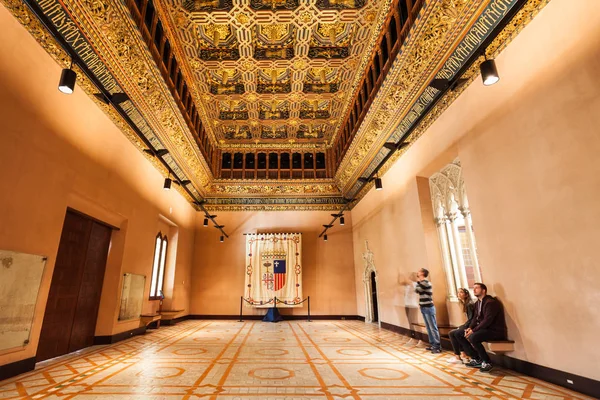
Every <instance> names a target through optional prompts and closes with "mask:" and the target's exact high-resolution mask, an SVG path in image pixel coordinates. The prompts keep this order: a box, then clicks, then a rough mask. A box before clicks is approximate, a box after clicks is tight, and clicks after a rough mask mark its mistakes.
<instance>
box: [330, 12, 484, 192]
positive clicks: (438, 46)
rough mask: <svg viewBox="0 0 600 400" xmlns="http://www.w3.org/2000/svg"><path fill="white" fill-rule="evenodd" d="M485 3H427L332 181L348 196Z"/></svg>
mask: <svg viewBox="0 0 600 400" xmlns="http://www.w3.org/2000/svg"><path fill="white" fill-rule="evenodd" d="M484 3H485V2H484V0H471V1H468V0H440V1H433V2H427V3H426V4H425V5H424V7H423V8H422V9H421V13H420V14H419V18H418V20H417V21H416V22H415V25H414V26H413V31H412V32H411V35H410V36H409V38H408V39H407V40H406V41H405V43H404V45H403V46H402V49H401V51H400V53H399V54H398V56H397V58H396V60H395V62H394V65H393V66H392V68H391V69H390V72H389V73H388V75H387V77H386V79H385V81H384V83H383V85H382V88H381V89H380V90H379V92H378V95H377V97H376V98H375V101H374V102H373V104H372V106H371V107H370V109H369V112H368V113H367V115H366V117H365V119H364V120H363V122H362V124H361V126H360V128H359V130H358V132H357V134H356V138H355V139H354V140H353V142H352V144H351V146H350V148H349V149H348V151H347V152H346V154H345V156H344V158H343V160H342V162H341V163H340V166H339V168H338V172H337V174H336V177H335V179H336V181H337V182H338V184H339V186H340V187H341V188H342V190H343V192H344V193H346V192H348V191H349V190H350V189H351V187H352V185H353V184H354V182H356V180H357V179H358V177H359V176H360V175H361V174H362V173H363V170H364V168H365V167H366V165H368V163H369V162H370V161H371V160H372V159H373V158H374V157H375V155H376V154H377V152H378V151H379V149H380V148H381V147H382V146H383V143H384V142H385V141H386V140H387V139H388V136H389V134H390V132H392V131H393V129H394V127H395V126H397V125H398V124H399V122H400V121H401V120H402V118H403V117H404V116H405V115H406V114H407V113H408V112H409V110H410V108H411V106H412V104H413V103H414V101H415V100H416V99H417V98H418V97H419V96H420V94H421V93H422V92H423V91H424V90H425V89H426V85H427V84H428V82H429V81H430V80H431V77H432V76H433V75H435V73H436V72H437V70H436V67H438V66H439V65H440V64H441V63H442V57H444V56H448V55H449V53H450V51H449V49H450V47H451V46H452V45H453V44H454V43H455V42H456V41H457V39H458V38H460V37H461V35H462V34H463V33H464V32H465V31H466V30H467V29H468V28H469V27H470V26H471V24H472V23H473V20H474V18H475V17H476V16H478V15H479V13H480V12H481V9H482V5H483V4H484Z"/></svg>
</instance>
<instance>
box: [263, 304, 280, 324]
mask: <svg viewBox="0 0 600 400" xmlns="http://www.w3.org/2000/svg"><path fill="white" fill-rule="evenodd" d="M279 321H283V317H282V316H281V314H279V310H278V309H277V307H271V308H269V310H268V311H267V313H266V314H265V317H264V318H263V322H279Z"/></svg>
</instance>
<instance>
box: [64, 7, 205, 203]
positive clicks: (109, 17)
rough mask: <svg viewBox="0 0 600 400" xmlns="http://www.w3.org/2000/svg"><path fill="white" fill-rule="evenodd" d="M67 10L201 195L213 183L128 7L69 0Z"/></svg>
mask: <svg viewBox="0 0 600 400" xmlns="http://www.w3.org/2000/svg"><path fill="white" fill-rule="evenodd" d="M63 4H64V6H65V7H66V8H67V9H68V10H69V12H70V14H71V15H72V16H73V18H74V19H75V21H76V23H77V24H78V25H79V26H80V29H82V30H83V31H84V32H85V33H86V35H87V37H88V40H89V41H90V43H91V44H92V46H93V47H94V49H95V50H96V51H97V52H98V53H99V54H101V55H102V58H103V60H104V61H105V63H106V65H107V67H108V68H109V69H110V71H111V73H112V74H113V75H114V77H115V78H116V80H117V81H118V82H119V84H120V85H121V86H122V88H123V90H124V91H125V93H127V94H128V96H129V98H130V99H131V101H132V102H133V104H134V105H135V106H136V107H137V109H138V110H139V111H140V113H141V114H142V115H143V117H144V118H145V119H146V120H147V121H148V122H149V124H150V126H151V127H152V129H153V130H154V132H155V134H156V135H157V136H158V137H159V139H160V140H161V142H162V143H163V144H164V146H165V147H166V148H167V149H169V154H170V156H171V157H173V158H174V159H175V162H176V164H177V166H178V167H179V168H181V169H183V170H184V171H185V175H186V176H187V177H188V179H190V180H191V181H192V182H193V183H194V184H195V187H196V188H198V190H199V193H200V194H201V195H203V191H204V189H203V188H204V187H205V186H206V185H207V184H208V183H209V182H210V180H211V179H212V173H211V172H210V168H209V166H208V164H207V163H206V161H205V160H204V157H202V155H201V154H200V151H199V149H198V148H197V146H196V145H195V143H194V139H193V137H192V134H191V132H190V131H189V129H188V127H187V124H186V122H185V119H184V117H183V115H182V114H181V112H180V111H179V108H178V106H177V105H176V104H175V101H174V99H173V97H172V96H171V94H170V91H169V88H168V87H167V85H166V84H165V82H164V80H163V78H162V76H161V74H160V71H159V70H158V68H157V67H156V64H155V63H154V60H153V59H152V56H151V55H150V53H149V51H148V48H147V47H146V46H145V44H144V43H143V41H142V40H141V37H140V33H139V31H138V30H137V27H136V26H135V23H134V22H133V20H132V19H131V17H130V13H129V11H128V10H127V9H126V7H125V6H124V4H123V3H121V2H117V1H105V2H90V1H86V0H65V1H64V2H63Z"/></svg>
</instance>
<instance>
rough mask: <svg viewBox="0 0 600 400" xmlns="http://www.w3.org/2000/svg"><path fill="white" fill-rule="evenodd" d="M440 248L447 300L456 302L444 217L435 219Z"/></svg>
mask: <svg viewBox="0 0 600 400" xmlns="http://www.w3.org/2000/svg"><path fill="white" fill-rule="evenodd" d="M435 225H436V226H437V231H438V236H439V239H440V246H441V248H442V262H443V263H444V271H445V272H446V284H447V285H448V299H449V300H451V301H456V300H457V297H456V283H455V282H456V281H455V280H454V271H453V270H452V260H451V259H450V248H449V246H448V235H447V233H446V217H441V218H436V220H435Z"/></svg>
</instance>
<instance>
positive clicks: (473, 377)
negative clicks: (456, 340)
mask: <svg viewBox="0 0 600 400" xmlns="http://www.w3.org/2000/svg"><path fill="white" fill-rule="evenodd" d="M449 354H450V353H447V352H445V353H443V354H435V355H434V354H430V353H429V352H426V351H424V349H423V348H422V347H420V345H417V343H416V342H415V341H414V340H413V339H410V338H408V337H406V336H402V335H399V334H396V333H393V332H390V331H386V330H382V329H379V328H378V327H376V326H374V325H369V324H365V323H363V322H359V321H313V322H306V321H289V322H288V321H284V322H280V323H277V324H272V323H266V322H258V321H247V322H234V321H184V322H181V323H179V324H177V325H175V326H171V327H162V328H160V329H158V330H153V331H149V332H148V333H147V334H146V335H144V336H136V337H134V338H132V339H129V340H126V341H123V342H119V343H116V344H113V345H107V346H94V347H90V348H87V349H84V350H82V351H79V352H77V353H73V354H69V355H66V356H63V357H60V358H56V359H53V360H49V361H47V362H44V363H40V364H38V366H37V367H36V370H35V371H31V372H29V373H26V374H23V375H20V376H17V377H14V378H12V379H9V380H6V381H2V382H0V399H86V400H94V399H196V398H202V399H228V400H237V399H252V400H258V399H260V400H262V399H265V400H280V399H281V400H283V399H365V400H371V399H373V400H374V399H377V400H383V399H400V398H412V399H421V398H422V399H425V398H426V399H515V398H526V399H589V397H586V396H583V395H580V394H578V393H575V392H571V391H569V390H567V389H564V388H561V387H559V386H554V385H552V384H549V383H546V382H543V381H540V380H537V379H534V378H530V377H527V376H519V375H518V374H515V373H513V372H511V371H506V370H502V369H497V370H494V371H492V373H481V372H479V370H477V369H471V368H467V367H464V366H460V365H452V364H450V365H449V364H446V363H445V359H446V358H447V357H448V355H449Z"/></svg>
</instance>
